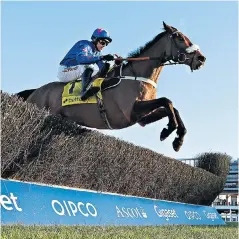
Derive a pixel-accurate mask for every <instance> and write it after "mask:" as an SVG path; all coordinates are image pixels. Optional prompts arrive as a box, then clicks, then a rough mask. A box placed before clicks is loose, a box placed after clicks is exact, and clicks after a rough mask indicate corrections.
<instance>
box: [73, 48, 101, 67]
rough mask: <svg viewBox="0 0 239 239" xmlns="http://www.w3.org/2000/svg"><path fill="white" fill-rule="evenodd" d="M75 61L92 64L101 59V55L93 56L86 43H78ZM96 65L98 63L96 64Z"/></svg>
mask: <svg viewBox="0 0 239 239" xmlns="http://www.w3.org/2000/svg"><path fill="white" fill-rule="evenodd" d="M76 60H77V63H78V64H79V65H80V64H92V63H99V62H100V61H102V58H101V56H94V55H93V52H92V49H91V48H90V46H88V45H80V46H79V50H78V53H77V55H76ZM97 65H98V64H97Z"/></svg>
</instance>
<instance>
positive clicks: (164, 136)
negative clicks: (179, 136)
mask: <svg viewBox="0 0 239 239" xmlns="http://www.w3.org/2000/svg"><path fill="white" fill-rule="evenodd" d="M168 136H169V133H168V129H166V128H163V130H162V132H161V134H160V140H161V141H163V140H165V139H166V138H167V137H168Z"/></svg>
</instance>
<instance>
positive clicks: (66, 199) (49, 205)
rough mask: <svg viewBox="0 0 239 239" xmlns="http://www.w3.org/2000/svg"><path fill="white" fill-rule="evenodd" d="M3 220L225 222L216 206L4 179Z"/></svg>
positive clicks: (29, 222) (0, 199) (46, 222)
mask: <svg viewBox="0 0 239 239" xmlns="http://www.w3.org/2000/svg"><path fill="white" fill-rule="evenodd" d="M0 203H1V213H2V217H1V220H2V224H16V223H21V224H25V225H32V224H41V225H57V224H58V225H59V224H61V225H170V224H175V225H176V224H177V225H182V224H184V225H224V224H225V222H224V221H223V220H222V218H221V216H220V214H218V212H217V210H216V209H215V208H213V207H207V206H199V205H193V204H185V203H177V202H170V201H164V200H154V199H148V198H139V197H134V196H124V195H118V194H111V193H100V192H96V191H89V190H81V189H75V188H74V189H73V188H66V187H58V186H47V185H41V184H35V183H26V182H19V181H14V180H4V179H1V196H0Z"/></svg>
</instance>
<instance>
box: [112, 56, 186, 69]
mask: <svg viewBox="0 0 239 239" xmlns="http://www.w3.org/2000/svg"><path fill="white" fill-rule="evenodd" d="M180 54H182V53H180ZM180 54H179V55H180ZM160 59H162V57H148V56H146V57H136V58H133V57H129V58H114V60H115V61H147V60H160ZM185 60H186V59H185ZM185 60H184V61H185ZM168 61H169V63H161V64H160V65H159V66H168V65H180V64H184V61H180V62H170V60H168Z"/></svg>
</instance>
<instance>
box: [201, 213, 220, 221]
mask: <svg viewBox="0 0 239 239" xmlns="http://www.w3.org/2000/svg"><path fill="white" fill-rule="evenodd" d="M203 213H204V215H205V216H206V218H207V219H211V220H212V221H214V220H215V219H219V218H218V216H217V214H216V213H215V212H208V213H207V212H206V211H203Z"/></svg>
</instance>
